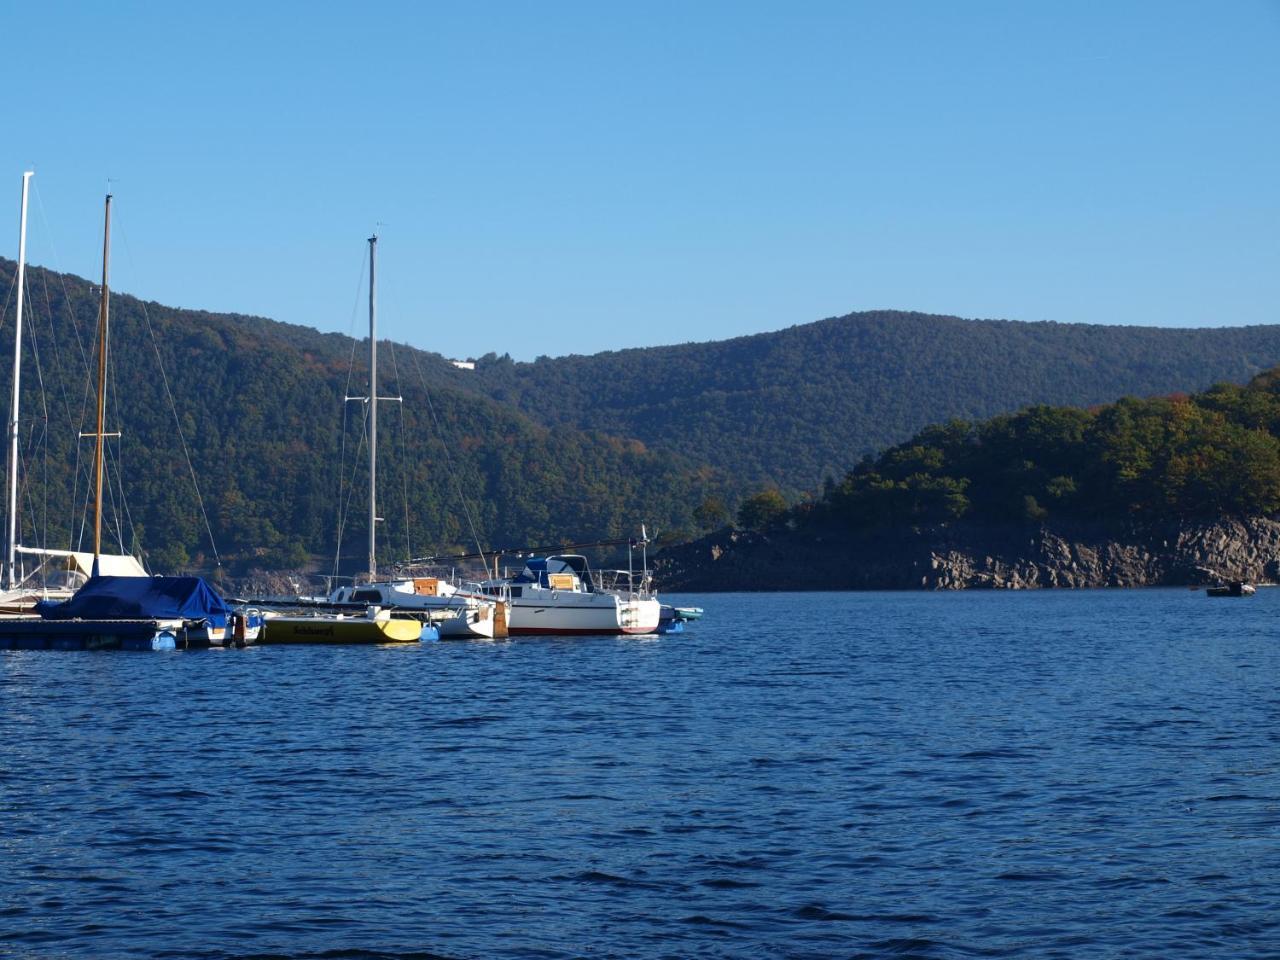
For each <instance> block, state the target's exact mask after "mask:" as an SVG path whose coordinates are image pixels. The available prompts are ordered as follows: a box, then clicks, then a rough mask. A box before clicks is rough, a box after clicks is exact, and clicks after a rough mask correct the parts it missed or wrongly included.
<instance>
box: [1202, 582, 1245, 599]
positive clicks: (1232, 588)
mask: <svg viewBox="0 0 1280 960" xmlns="http://www.w3.org/2000/svg"><path fill="white" fill-rule="evenodd" d="M1204 592H1205V593H1206V594H1207V595H1208V596H1210V597H1252V596H1253V595H1254V594H1255V593H1257V592H1258V591H1257V589H1256V588H1255V587H1254V585H1253V584H1251V583H1245V582H1244V581H1242V580H1230V581H1228V582H1227V583H1224V584H1219V585H1218V586H1216V587H1206V588H1205V591H1204Z"/></svg>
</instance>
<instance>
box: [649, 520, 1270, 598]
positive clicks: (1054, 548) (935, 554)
mask: <svg viewBox="0 0 1280 960" xmlns="http://www.w3.org/2000/svg"><path fill="white" fill-rule="evenodd" d="M655 570H656V572H657V577H658V583H659V586H660V587H661V588H662V589H664V590H688V591H721V590H908V589H923V590H966V589H974V588H987V589H1013V590H1018V589H1030V588H1037V587H1139V586H1160V585H1163V586H1188V585H1192V586H1194V585H1200V584H1206V583H1214V582H1219V581H1225V580H1244V581H1247V582H1251V583H1262V582H1274V581H1277V580H1280V521H1277V520H1273V519H1269V518H1263V517H1255V518H1250V519H1247V520H1218V521H1215V522H1212V523H1198V524H1187V525H1184V526H1181V527H1169V528H1153V527H1132V528H1129V529H1127V530H1116V529H1114V528H1104V527H1101V526H1098V527H1083V526H1074V527H1044V526H1041V527H1034V526H1032V527H1028V526H1014V525H1011V526H1008V527H1001V528H991V527H978V526H973V525H965V524H955V525H951V526H946V527H937V528H926V529H914V530H910V531H907V532H905V533H896V534H892V535H891V534H889V533H887V532H886V533H877V534H871V535H867V534H859V535H850V536H841V535H839V534H838V533H836V532H834V531H831V532H828V533H826V534H823V535H820V536H815V535H813V534H812V533H802V532H798V531H789V530H778V531H770V532H767V533H753V532H745V531H735V530H728V529H726V530H721V531H718V532H716V533H713V534H710V535H708V536H706V537H703V538H702V539H700V540H696V541H694V542H692V543H687V544H682V545H680V546H677V547H670V548H667V549H666V550H663V551H662V552H661V553H660V554H659V555H658V557H657V558H656V562H655Z"/></svg>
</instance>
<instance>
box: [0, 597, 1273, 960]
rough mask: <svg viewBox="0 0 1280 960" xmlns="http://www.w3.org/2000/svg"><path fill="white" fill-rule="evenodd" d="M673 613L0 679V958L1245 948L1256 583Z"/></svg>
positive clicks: (1252, 904)
mask: <svg viewBox="0 0 1280 960" xmlns="http://www.w3.org/2000/svg"><path fill="white" fill-rule="evenodd" d="M689 600H690V602H693V603H695V604H696V605H699V606H703V607H705V608H706V609H707V616H706V618H705V619H704V620H702V621H700V622H699V623H697V624H695V625H694V627H692V628H691V629H690V630H689V631H688V632H686V633H684V634H682V635H678V636H672V637H664V638H661V639H658V640H648V639H646V640H636V639H612V638H600V639H586V638H584V639H575V640H559V639H554V638H547V639H537V640H529V641H517V642H511V643H498V644H429V645H423V646H422V647H420V648H407V649H394V650H393V649H349V650H336V649H335V650H325V649H321V648H315V649H306V648H297V649H287V648H262V649H258V650H254V649H250V650H245V651H235V652H232V653H230V654H228V655H225V656H223V655H220V656H202V655H186V654H182V655H174V656H156V657H152V656H143V655H138V656H116V655H109V654H73V653H67V654H49V653H31V652H21V651H12V652H4V653H0V707H2V709H0V824H2V826H3V829H0V955H4V956H6V957H15V958H19V960H28V958H31V960H34V958H41V960H43V958H48V957H59V958H61V957H67V958H97V957H113V956H129V957H143V958H161V960H175V958H179V957H181V958H195V960H282V958H286V957H287V958H291V960H292V958H297V960H476V958H486V960H487V958H548V960H569V958H577V957H584V956H592V957H625V958H633V957H635V958H654V960H659V958H664V960H665V958H673V960H675V958H680V960H683V958H689V957H698V958H757V957H764V958H773V957H776V958H785V960H804V958H815V960H816V958H823V960H826V958H830V957H877V958H880V957H919V958H960V957H1024V956H1037V957H1068V958H1074V957H1079V956H1152V957H1156V956H1178V957H1224V958H1225V957H1232V958H1234V957H1245V958H1249V957H1259V958H1260V957H1274V956H1277V955H1280V919H1277V917H1276V915H1275V910H1274V901H1275V891H1276V890H1277V889H1278V886H1277V881H1278V880H1280V876H1278V874H1280V762H1278V761H1277V756H1278V755H1277V746H1280V735H1278V734H1277V733H1276V730H1278V729H1280V697H1277V695H1276V692H1275V677H1276V676H1280V644H1278V643H1276V641H1275V629H1274V624H1275V622H1276V620H1277V617H1276V614H1277V612H1280V611H1277V609H1276V606H1277V604H1280V590H1278V591H1260V593H1259V595H1258V596H1257V597H1255V598H1254V599H1253V600H1251V601H1248V602H1242V603H1235V604H1224V603H1217V604H1215V603H1211V602H1208V601H1206V600H1205V599H1204V598H1203V596H1198V595H1195V594H1189V593H1188V592H1186V591H1142V592H1137V591H1134V592H1130V591H1114V592H1095V593H1071V594H1067V593H1061V594H1054V593H1042V594H1026V595H1014V594H997V593H987V594H978V593H975V594H964V595H959V596H935V595H925V594H894V595H889V594H815V595H811V596H807V597H806V602H805V603H804V604H801V605H796V604H795V603H794V602H793V598H788V597H776V596H769V595H761V594H753V595H740V596H719V597H709V598H708V597H701V598H689ZM779 611H785V616H780V615H779Z"/></svg>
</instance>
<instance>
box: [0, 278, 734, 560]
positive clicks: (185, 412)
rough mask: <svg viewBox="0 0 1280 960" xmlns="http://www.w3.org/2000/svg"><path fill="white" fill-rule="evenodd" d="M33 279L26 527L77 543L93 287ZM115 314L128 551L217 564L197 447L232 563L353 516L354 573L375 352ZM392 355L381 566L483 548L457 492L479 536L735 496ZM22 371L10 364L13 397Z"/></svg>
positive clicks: (607, 524) (384, 371) (41, 536)
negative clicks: (364, 404)
mask: <svg viewBox="0 0 1280 960" xmlns="http://www.w3.org/2000/svg"><path fill="white" fill-rule="evenodd" d="M13 269H14V264H13V263H12V262H9V261H3V260H0V305H5V304H7V306H5V313H4V323H3V325H2V326H0V342H4V343H11V342H12V340H11V337H12V331H13V327H12V320H13V303H12V297H11V296H9V298H8V300H5V299H4V297H5V296H6V294H8V293H9V292H10V290H11V287H12V282H11V281H12V275H13ZM27 279H28V288H29V295H28V303H29V304H31V311H30V313H29V325H28V335H27V337H26V340H25V343H24V354H25V357H24V370H25V374H24V379H23V398H24V399H23V430H22V450H23V454H22V456H23V489H22V509H21V514H20V522H21V526H22V537H23V541H24V542H25V543H28V544H43V545H46V546H50V547H67V546H70V545H73V544H75V545H80V544H82V543H83V542H84V541H83V540H82V539H80V538H81V537H82V535H83V534H82V529H81V526H80V524H81V523H82V518H83V516H84V505H85V501H86V498H87V490H88V459H89V456H90V454H91V450H90V447H91V442H90V441H83V442H82V441H79V440H78V434H79V433H80V432H81V431H84V430H91V429H92V424H91V420H90V416H91V412H92V400H91V397H90V396H89V395H88V392H87V387H88V384H89V382H90V377H89V376H88V374H87V368H88V366H89V364H90V363H91V362H92V351H93V349H94V336H95V331H94V324H95V321H96V317H97V292H96V291H97V288H96V287H95V286H94V285H92V284H90V283H89V282H87V281H85V280H82V279H79V278H76V277H72V276H64V275H59V274H55V273H52V272H49V271H45V270H42V269H30V268H29V269H28V271H27ZM111 321H112V323H111V330H112V333H111V359H112V365H111V366H112V377H111V388H110V401H109V408H110V411H109V416H108V428H109V429H112V430H115V429H118V430H120V431H121V432H122V434H123V436H122V439H121V440H119V441H113V442H112V444H111V449H112V451H113V456H112V463H111V471H110V474H111V484H110V487H111V495H110V497H109V500H110V501H111V503H112V504H119V503H121V502H123V503H126V504H127V505H128V507H129V512H128V514H124V513H122V512H121V511H119V510H111V513H112V515H113V516H115V517H118V518H119V520H118V523H119V526H120V528H121V530H122V533H121V535H120V537H119V538H118V539H121V540H123V541H124V545H125V547H126V549H130V548H133V547H134V546H135V545H137V546H139V547H140V548H141V549H142V550H144V551H146V552H147V554H148V556H149V558H150V560H151V561H152V566H153V569H156V570H157V571H158V572H174V571H176V570H181V569H189V568H193V567H194V568H200V569H206V570H207V569H209V568H210V567H211V566H212V565H213V553H212V548H211V546H210V538H209V536H208V535H207V533H206V530H205V526H204V521H203V518H202V515H201V512H200V509H199V505H198V503H197V499H196V495H195V486H194V484H193V482H192V477H191V471H190V470H189V469H188V467H187V461H186V459H185V457H184V454H183V441H184V440H185V443H186V446H187V447H188V449H189V450H190V454H191V459H192V465H193V467H194V472H195V474H196V476H197V477H198V478H199V486H200V490H201V492H202V493H203V497H204V502H205V506H206V508H207V513H208V517H209V524H210V526H211V527H212V531H213V540H214V542H216V544H217V547H218V549H219V551H220V552H221V553H222V555H223V559H224V561H228V560H234V561H235V563H234V564H232V565H233V566H236V565H238V566H245V565H248V564H250V563H253V564H256V565H260V566H266V567H277V568H281V567H297V566H301V565H303V564H304V563H305V562H306V560H307V558H308V555H311V557H312V558H315V559H321V558H324V557H332V556H333V552H334V549H335V544H336V542H337V530H338V517H339V512H340V509H341V508H344V507H345V509H346V510H347V512H348V514H349V517H348V520H347V523H346V527H345V532H344V536H343V545H344V558H346V559H345V560H344V568H345V569H348V570H349V569H351V568H352V566H354V565H355V564H358V563H360V562H363V561H362V560H361V558H362V557H363V556H364V553H365V549H364V545H365V542H366V537H367V525H366V523H367V521H366V510H365V506H364V504H365V503H366V500H365V497H366V493H365V491H366V490H367V487H366V486H365V484H366V483H367V470H366V466H365V465H366V459H367V452H366V451H367V447H365V446H363V445H362V437H363V431H362V423H363V421H362V410H361V405H359V404H356V403H351V404H346V403H344V402H343V397H344V396H345V395H346V394H349V393H350V394H363V393H364V392H365V387H364V385H365V383H366V382H367V375H368V374H367V364H366V362H365V358H366V356H367V354H366V353H365V351H364V349H363V348H362V349H359V350H355V351H354V360H355V362H354V366H352V363H351V360H352V356H353V348H354V347H355V346H356V345H355V344H353V342H352V340H351V339H350V338H348V337H344V336H339V335H335V334H321V333H318V332H317V331H315V330H311V329H307V328H304V327H297V326H291V325H287V324H281V323H276V322H273V321H269V320H264V319H261V318H256V317H246V316H235V315H219V314H210V313H201V312H196V311H186V310H175V309H172V308H167V307H163V306H161V305H159V304H156V303H144V302H142V301H140V300H137V299H135V298H133V297H130V296H123V295H118V294H113V295H112V300H111ZM148 322H149V325H150V328H151V329H152V330H154V338H153V337H152V336H151V333H149V331H148ZM0 355H5V356H8V355H9V350H8V349H3V350H0ZM379 359H380V361H381V364H382V365H383V366H381V370H380V375H381V384H380V391H379V392H380V393H383V395H389V394H394V393H397V392H398V393H399V394H401V395H402V396H403V398H404V402H403V403H402V404H390V403H388V404H384V405H383V407H382V412H381V416H380V418H379V424H380V428H381V429H380V430H379V470H378V476H379V490H380V497H379V513H380V515H381V516H382V517H383V518H384V520H383V522H382V523H380V524H379V530H380V535H379V536H380V550H379V556H380V559H381V560H382V561H384V562H394V561H399V560H403V559H405V557H406V555H409V554H414V555H420V554H422V553H427V552H431V551H435V550H440V549H448V548H450V547H466V548H468V549H469V548H471V547H472V546H473V545H474V543H475V541H474V540H473V539H472V535H471V523H470V522H468V520H467V518H466V514H465V513H464V511H463V509H462V506H461V504H462V498H463V497H464V496H465V499H466V502H467V504H468V509H469V510H470V511H471V513H472V520H473V521H474V525H475V530H476V534H477V535H478V536H479V537H480V538H481V539H482V540H483V542H484V544H485V545H486V546H492V545H495V544H496V545H504V546H505V545H520V544H523V543H528V542H547V541H554V540H556V539H559V538H562V537H569V538H589V537H597V536H618V535H621V534H624V533H631V532H632V531H634V530H636V529H637V528H638V526H639V524H640V523H641V522H648V523H650V524H651V525H656V526H658V527H661V528H664V529H668V530H670V529H673V528H675V527H677V526H678V525H679V524H681V523H683V522H686V521H687V519H688V516H689V510H690V506H689V504H690V501H691V500H692V501H693V502H694V503H696V502H697V498H698V497H701V496H705V495H707V494H708V493H727V492H728V491H726V490H725V489H724V488H722V487H719V486H717V485H716V484H715V482H714V480H712V479H709V478H708V475H707V472H706V471H704V470H702V469H701V468H698V467H694V466H691V465H690V464H689V463H688V462H687V461H686V460H684V459H683V458H679V457H669V456H663V455H659V454H657V453H653V452H650V451H646V450H645V449H644V448H643V447H642V445H640V444H639V443H637V442H634V441H625V440H619V439H616V438H611V437H605V436H598V435H594V434H590V433H586V432H583V431H578V430H574V429H571V428H567V427H556V428H547V427H545V426H542V425H540V424H538V423H536V422H534V421H533V420H531V419H530V418H529V417H527V416H526V415H524V414H523V413H521V412H520V411H519V410H516V409H514V408H510V407H506V406H503V405H501V404H499V403H497V402H495V401H493V400H489V399H486V398H483V397H478V396H477V395H475V394H474V393H469V392H465V393H464V392H461V391H459V390H457V389H455V388H451V387H449V386H448V385H443V386H439V385H437V384H436V383H434V382H433V381H434V379H435V378H434V375H433V371H434V373H438V372H439V368H440V367H441V366H442V365H444V364H443V361H442V360H441V359H440V358H439V357H435V356H433V355H429V354H423V353H421V352H419V351H414V350H409V349H407V348H403V347H393V346H391V345H385V346H384V349H383V350H382V351H380V357H379ZM449 369H452V368H449ZM162 371H163V373H162ZM166 375H167V378H168V385H169V391H166V386H165V376H166ZM10 377H11V366H10V363H9V361H7V360H6V361H5V362H4V363H0V394H2V395H3V396H5V397H7V396H8V395H9V392H10V389H11V387H10V383H11V379H10ZM428 383H430V384H431V387H430V395H429V397H428V390H427V384H428ZM168 392H171V393H172V396H173V398H174V406H176V410H177V418H176V422H175V417H174V414H173V412H172V408H171V405H170V401H169V399H168ZM344 414H345V417H346V420H345V424H346V426H345V430H344ZM6 416H7V412H6ZM437 422H438V428H437ZM179 426H180V430H179ZM121 488H122V489H123V496H122V495H121ZM109 506H110V504H109ZM73 527H74V536H73V530H72V528H73ZM110 539H111V540H112V541H115V540H116V539H117V537H116V536H115V534H114V531H113V533H112V536H111V537H110ZM110 547H111V548H112V549H114V548H115V543H114V542H112V543H111V544H110Z"/></svg>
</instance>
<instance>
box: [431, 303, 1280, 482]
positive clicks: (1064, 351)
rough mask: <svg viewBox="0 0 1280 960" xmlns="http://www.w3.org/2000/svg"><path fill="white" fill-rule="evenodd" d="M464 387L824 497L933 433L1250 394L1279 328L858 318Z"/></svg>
mask: <svg viewBox="0 0 1280 960" xmlns="http://www.w3.org/2000/svg"><path fill="white" fill-rule="evenodd" d="M487 359H488V362H483V363H481V364H480V365H479V368H478V370H477V371H476V373H475V374H474V375H469V374H463V375H460V376H457V377H455V378H454V379H455V381H456V382H458V384H459V386H460V387H463V388H466V386H467V382H466V381H467V377H469V376H474V379H475V380H476V381H477V382H478V387H479V390H478V392H482V393H484V394H485V395H486V396H489V397H492V398H494V399H496V400H499V401H501V402H504V403H508V404H512V405H514V406H516V407H518V408H519V409H520V410H522V411H523V412H524V413H526V414H528V415H529V416H530V417H533V418H534V419H536V420H538V421H540V422H542V423H545V424H563V425H567V426H573V427H576V428H579V429H593V430H602V431H604V432H607V433H615V434H621V435H625V436H629V437H635V438H637V439H639V440H641V441H643V442H644V443H645V444H646V445H648V446H650V447H652V448H655V449H662V450H680V451H681V452H683V453H685V454H687V455H689V456H691V457H693V458H694V459H695V460H699V461H702V462H708V463H713V464H715V465H716V466H717V467H719V468H721V469H724V470H726V471H728V472H730V473H731V474H733V475H734V476H735V477H736V478H737V479H738V480H739V481H741V482H743V483H746V484H756V485H759V484H764V483H771V482H772V483H777V484H780V485H781V486H783V487H786V488H790V489H793V490H805V489H812V488H814V487H816V486H817V485H818V484H820V483H821V482H822V480H823V478H824V477H825V476H828V475H830V476H835V477H838V476H840V475H841V474H843V472H844V471H845V470H847V469H848V468H849V467H850V466H852V465H853V463H854V462H855V461H856V460H857V459H858V458H859V457H861V456H863V455H864V454H869V453H874V452H876V451H878V450H880V449H882V448H883V447H886V446H888V445H890V444H893V443H897V442H900V441H901V440H904V439H906V438H907V437H909V436H911V434H913V433H914V432H915V431H917V430H919V429H921V428H922V427H924V426H927V425H928V424H930V423H935V422H939V421H942V420H946V419H949V418H952V417H959V418H964V419H981V418H985V417H988V416H993V415H995V414H998V413H1003V412H1009V411H1012V410H1016V409H1018V408H1020V407H1023V406H1027V405H1029V404H1034V403H1048V404H1070V405H1092V404H1098V403H1106V402H1109V401H1112V400H1115V399H1117V398H1118V397H1120V396H1124V395H1136V396H1151V395H1159V394H1167V393H1172V392H1178V391H1185V392H1190V391H1195V390H1201V389H1204V388H1205V387H1208V386H1209V385H1211V384H1212V383H1214V382H1217V381H1230V382H1235V383H1243V382H1246V381H1247V380H1248V379H1249V378H1250V377H1252V376H1254V375H1255V374H1257V373H1259V372H1261V371H1262V370H1265V369H1268V368H1270V367H1271V366H1273V365H1275V364H1276V363H1278V362H1280V326H1255V327H1237V328H1217V329H1214V328H1202V329H1187V330H1176V329H1160V328H1151V327H1104V326H1091V325H1084V324H1058V323H1052V322H1045V323H1025V322H1018V321H1009V320H962V319H960V318H958V317H950V316H935V315H929V314H922V313H900V312H894V311H875V312H870V313H854V314H849V315H847V316H843V317H835V318H830V319H827V320H822V321H818V322H816V323H810V324H804V325H801V326H794V327H790V328H788V329H785V330H781V331H778V332H777V333H765V334H756V335H754V336H748V337H738V338H735V339H732V340H724V341H719V342H711V343H690V344H685V345H681V346H667V347H651V348H640V349H631V350H621V351H616V352H611V353H601V354H596V355H594V356H569V357H560V358H555V359H540V360H538V361H535V362H533V363H514V364H512V363H503V362H500V361H498V360H497V358H493V357H490V358H487Z"/></svg>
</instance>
